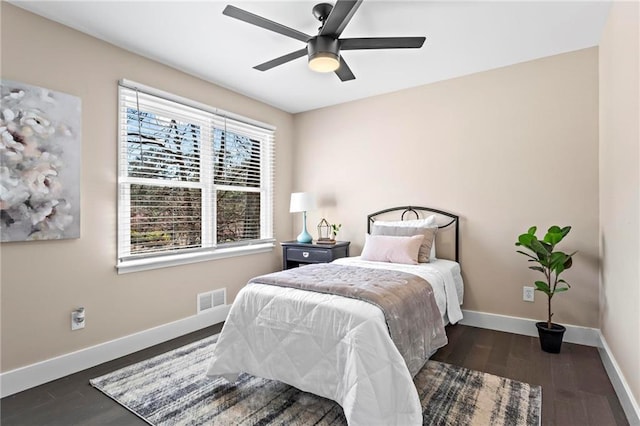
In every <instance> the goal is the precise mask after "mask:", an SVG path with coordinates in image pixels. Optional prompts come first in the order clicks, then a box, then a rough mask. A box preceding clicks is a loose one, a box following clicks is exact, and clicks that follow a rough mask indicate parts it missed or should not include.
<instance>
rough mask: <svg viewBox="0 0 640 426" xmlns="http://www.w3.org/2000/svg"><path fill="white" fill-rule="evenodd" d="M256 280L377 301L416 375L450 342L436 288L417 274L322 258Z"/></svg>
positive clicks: (390, 330) (410, 368)
mask: <svg viewBox="0 0 640 426" xmlns="http://www.w3.org/2000/svg"><path fill="white" fill-rule="evenodd" d="M251 283H257V284H270V285H276V286H280V287H292V288H297V289H301V290H308V291H315V292H319V293H329V294H335V295H339V296H344V297H350V298H354V299H359V300H363V301H365V302H369V303H372V304H374V305H376V306H378V307H379V308H380V309H382V312H383V313H384V316H385V319H386V321H387V327H388V328H389V334H390V336H391V339H392V340H393V342H394V344H395V345H396V347H397V348H398V351H399V352H400V354H401V355H402V357H403V358H404V360H405V362H406V364H407V367H408V369H409V372H410V373H411V376H415V375H416V374H417V373H418V371H420V369H421V368H422V367H423V365H424V363H425V362H426V361H427V359H428V358H429V357H430V356H431V355H432V354H433V352H435V351H436V350H437V349H438V348H441V347H442V346H444V345H446V344H447V336H446V334H445V332H444V324H443V322H442V316H441V315H440V311H439V310H438V306H437V304H436V300H435V297H434V296H433V289H432V288H431V285H430V284H429V283H428V282H427V281H426V280H424V279H423V278H420V277H418V276H416V275H413V274H409V273H406V272H400V271H390V270H386V269H371V268H362V267H358V266H345V265H336V264H331V263H321V264H313V265H306V266H302V267H299V268H293V269H288V270H285V271H281V272H274V273H272V274H267V275H262V276H260V277H256V278H253V279H251V280H250V281H249V284H251Z"/></svg>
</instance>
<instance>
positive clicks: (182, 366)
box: [90, 336, 542, 426]
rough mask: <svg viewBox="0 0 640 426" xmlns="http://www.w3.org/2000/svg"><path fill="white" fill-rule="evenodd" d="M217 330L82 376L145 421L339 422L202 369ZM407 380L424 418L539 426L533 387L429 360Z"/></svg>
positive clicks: (331, 412) (273, 391)
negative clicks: (145, 357)
mask: <svg viewBox="0 0 640 426" xmlns="http://www.w3.org/2000/svg"><path fill="white" fill-rule="evenodd" d="M216 338H217V336H211V337H208V338H206V339H203V340H200V341H197V342H194V343H191V344H189V345H186V346H183V347H181V348H178V349H175V350H173V351H170V352H167V353H165V354H162V355H158V356H156V357H154V358H151V359H148V360H146V361H142V362H139V363H137V364H133V365H131V366H128V367H125V368H122V369H120V370H117V371H114V372H113V373H109V374H106V375H104V376H101V377H97V378H95V379H92V380H90V383H91V384H92V385H93V386H94V387H96V388H97V389H99V390H101V391H102V392H104V393H105V394H106V395H107V396H109V397H111V398H113V399H114V400H115V401H116V402H118V403H119V404H121V405H123V406H124V407H126V408H127V409H129V410H130V411H131V412H133V413H135V414H136V415H138V416H139V417H141V418H142V419H143V420H145V421H146V422H147V423H149V424H151V425H156V426H169V425H171V426H173V425H225V426H226V425H243V426H249V425H288V426H289V425H291V426H296V425H299V426H303V425H304V426H307V425H346V420H345V417H344V414H343V412H342V408H341V407H340V406H339V405H338V404H337V403H335V402H333V401H331V400H328V399H325V398H321V397H318V396H316V395H313V394H310V393H306V392H302V391H300V390H298V389H296V388H294V387H291V386H289V385H286V384H284V383H280V382H277V381H273V380H265V379H261V378H258V377H254V376H251V375H248V374H242V375H241V376H240V378H239V380H238V381H237V382H236V383H233V384H230V383H228V382H226V381H225V380H224V379H217V380H210V379H208V378H207V377H206V376H205V371H206V368H207V365H208V363H209V359H210V357H211V350H212V345H213V344H215V341H216ZM414 382H415V384H416V387H417V389H418V394H419V395H420V400H421V402H422V408H423V424H425V425H443V426H444V425H452V426H453V425H456V426H460V425H539V424H540V412H541V399H542V390H541V388H540V387H539V386H531V385H529V384H527V383H522V382H518V381H515V380H510V379H506V378H502V377H498V376H494V375H491V374H486V373H482V372H479V371H473V370H469V369H466V368H462V367H456V366H453V365H449V364H445V363H441V362H437V361H429V362H428V363H427V364H426V365H425V367H423V368H422V370H421V371H420V372H419V373H418V374H417V375H416V377H415V379H414Z"/></svg>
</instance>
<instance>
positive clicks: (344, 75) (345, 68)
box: [335, 56, 356, 81]
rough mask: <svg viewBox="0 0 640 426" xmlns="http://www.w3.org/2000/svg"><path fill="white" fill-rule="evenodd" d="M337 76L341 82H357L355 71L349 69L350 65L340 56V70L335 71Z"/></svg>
mask: <svg viewBox="0 0 640 426" xmlns="http://www.w3.org/2000/svg"><path fill="white" fill-rule="evenodd" d="M335 73H336V75H337V76H338V77H339V78H340V80H341V81H349V80H355V79H356V76H355V75H353V71H351V68H349V65H347V63H346V62H345V60H344V58H343V57H342V56H340V68H338V69H337V70H335Z"/></svg>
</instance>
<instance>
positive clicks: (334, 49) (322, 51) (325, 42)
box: [307, 36, 340, 61]
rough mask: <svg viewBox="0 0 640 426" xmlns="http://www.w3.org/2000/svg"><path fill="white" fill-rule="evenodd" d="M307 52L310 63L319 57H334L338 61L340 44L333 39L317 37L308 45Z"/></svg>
mask: <svg viewBox="0 0 640 426" xmlns="http://www.w3.org/2000/svg"><path fill="white" fill-rule="evenodd" d="M307 52H308V54H309V61H311V60H312V59H313V58H315V57H317V56H318V55H320V56H333V57H334V58H336V59H338V58H339V57H340V42H339V41H338V39H335V38H333V37H327V36H315V37H312V38H311V39H310V40H309V42H308V43H307Z"/></svg>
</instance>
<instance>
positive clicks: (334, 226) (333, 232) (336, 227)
mask: <svg viewBox="0 0 640 426" xmlns="http://www.w3.org/2000/svg"><path fill="white" fill-rule="evenodd" d="M340 228H342V224H341V223H338V224H336V223H332V224H331V239H332V240H337V239H338V232H339V231H340Z"/></svg>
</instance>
